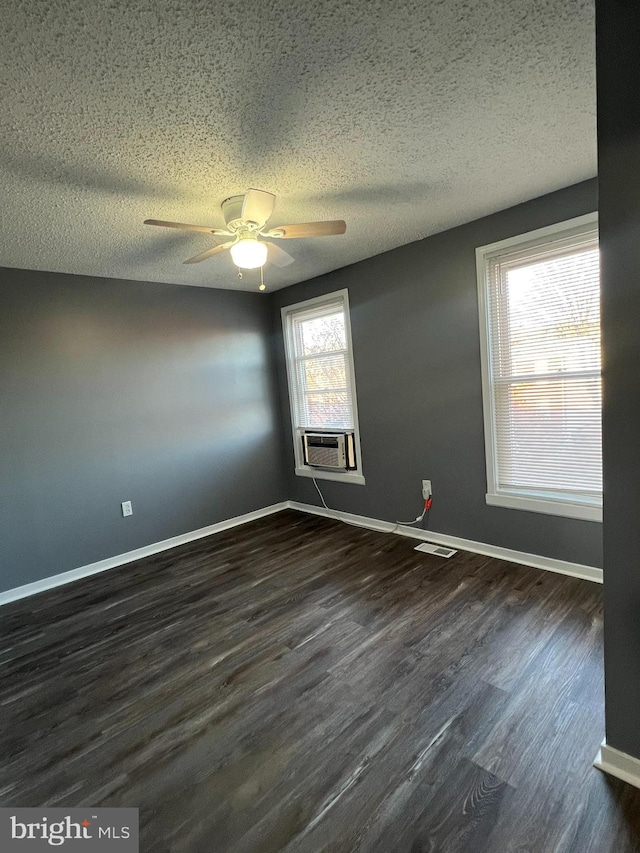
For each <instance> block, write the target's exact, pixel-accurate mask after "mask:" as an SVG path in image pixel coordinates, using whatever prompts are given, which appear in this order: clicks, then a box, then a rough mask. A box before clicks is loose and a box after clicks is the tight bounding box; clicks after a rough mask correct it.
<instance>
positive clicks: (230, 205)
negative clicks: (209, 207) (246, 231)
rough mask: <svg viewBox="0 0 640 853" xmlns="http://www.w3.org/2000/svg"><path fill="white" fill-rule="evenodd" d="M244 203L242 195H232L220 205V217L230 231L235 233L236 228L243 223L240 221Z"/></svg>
mask: <svg viewBox="0 0 640 853" xmlns="http://www.w3.org/2000/svg"><path fill="white" fill-rule="evenodd" d="M243 203H244V196H243V195H232V196H230V197H229V198H225V200H224V201H223V202H222V204H221V205H220V206H221V208H222V215H223V216H224V221H225V222H226V224H227V228H228V229H229V230H230V231H235V230H236V228H237V227H238V226H239V225H240V224H241V223H242V222H243V220H242V205H243Z"/></svg>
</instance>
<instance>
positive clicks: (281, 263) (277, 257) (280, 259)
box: [263, 240, 294, 267]
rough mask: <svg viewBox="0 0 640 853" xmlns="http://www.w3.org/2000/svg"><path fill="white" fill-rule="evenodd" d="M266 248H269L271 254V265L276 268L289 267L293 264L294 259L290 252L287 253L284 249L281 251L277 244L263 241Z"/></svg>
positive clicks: (269, 255)
mask: <svg viewBox="0 0 640 853" xmlns="http://www.w3.org/2000/svg"><path fill="white" fill-rule="evenodd" d="M263 242H264V244H265V246H267V247H268V248H267V251H268V252H269V254H268V258H269V263H270V264H274V265H275V266H276V267H288V266H289V264H292V263H293V261H294V258H292V257H291V255H290V254H289V253H288V252H285V250H284V249H281V248H280V246H276V244H275V243H270V242H269V241H268V240H264V241H263Z"/></svg>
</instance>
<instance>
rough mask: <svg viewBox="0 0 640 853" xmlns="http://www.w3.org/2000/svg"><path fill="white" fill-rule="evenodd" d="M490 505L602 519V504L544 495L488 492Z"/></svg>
mask: <svg viewBox="0 0 640 853" xmlns="http://www.w3.org/2000/svg"><path fill="white" fill-rule="evenodd" d="M486 501H487V503H488V504H489V506H502V507H507V509H521V510H526V511H527V512H543V513H546V514H547V515H561V516H563V517H564V518H581V519H583V520H585V521H602V505H601V504H596V503H588V502H586V501H585V502H584V503H583V502H580V501H559V500H552V499H547V498H544V497H524V496H522V495H505V494H499V495H496V494H487V495H486Z"/></svg>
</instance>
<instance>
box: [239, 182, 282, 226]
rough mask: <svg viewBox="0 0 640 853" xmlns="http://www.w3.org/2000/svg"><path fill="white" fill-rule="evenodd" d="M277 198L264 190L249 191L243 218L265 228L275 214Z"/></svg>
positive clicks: (243, 206) (243, 208)
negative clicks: (265, 224)
mask: <svg viewBox="0 0 640 853" xmlns="http://www.w3.org/2000/svg"><path fill="white" fill-rule="evenodd" d="M275 203H276V197H275V196H274V195H273V193H268V192H265V191H264V190H254V189H249V190H247V193H246V195H245V197H244V201H243V203H242V218H243V219H246V220H248V221H249V222H257V224H258V225H260V226H263V225H264V223H265V222H266V221H267V219H268V218H269V217H270V216H271V214H272V213H273V206H274V205H275Z"/></svg>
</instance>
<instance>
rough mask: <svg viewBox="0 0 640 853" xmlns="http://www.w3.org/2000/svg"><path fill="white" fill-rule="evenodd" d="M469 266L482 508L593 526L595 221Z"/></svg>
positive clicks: (597, 473) (482, 254) (526, 240)
mask: <svg viewBox="0 0 640 853" xmlns="http://www.w3.org/2000/svg"><path fill="white" fill-rule="evenodd" d="M476 258H477V265H478V294H479V303H480V340H481V354H482V374H483V376H482V379H483V403H484V420H485V442H486V458H487V460H486V461H487V503H488V504H493V505H497V506H506V507H511V508H514V509H526V510H532V511H534V512H546V513H551V514H553V515H563V516H568V517H571V518H584V519H590V520H593V521H601V520H602V437H601V368H600V277H599V268H598V261H599V256H598V225H597V216H596V214H589V215H587V216H582V217H579V218H577V219H573V220H571V221H569V222H564V223H562V224H561V225H557V226H552V227H550V228H543V229H540V230H539V231H534V232H532V233H530V234H525V235H523V236H521V237H516V238H513V239H510V240H504V241H502V242H501V243H494V244H493V245H491V246H483V247H482V248H480V249H477V250H476Z"/></svg>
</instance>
